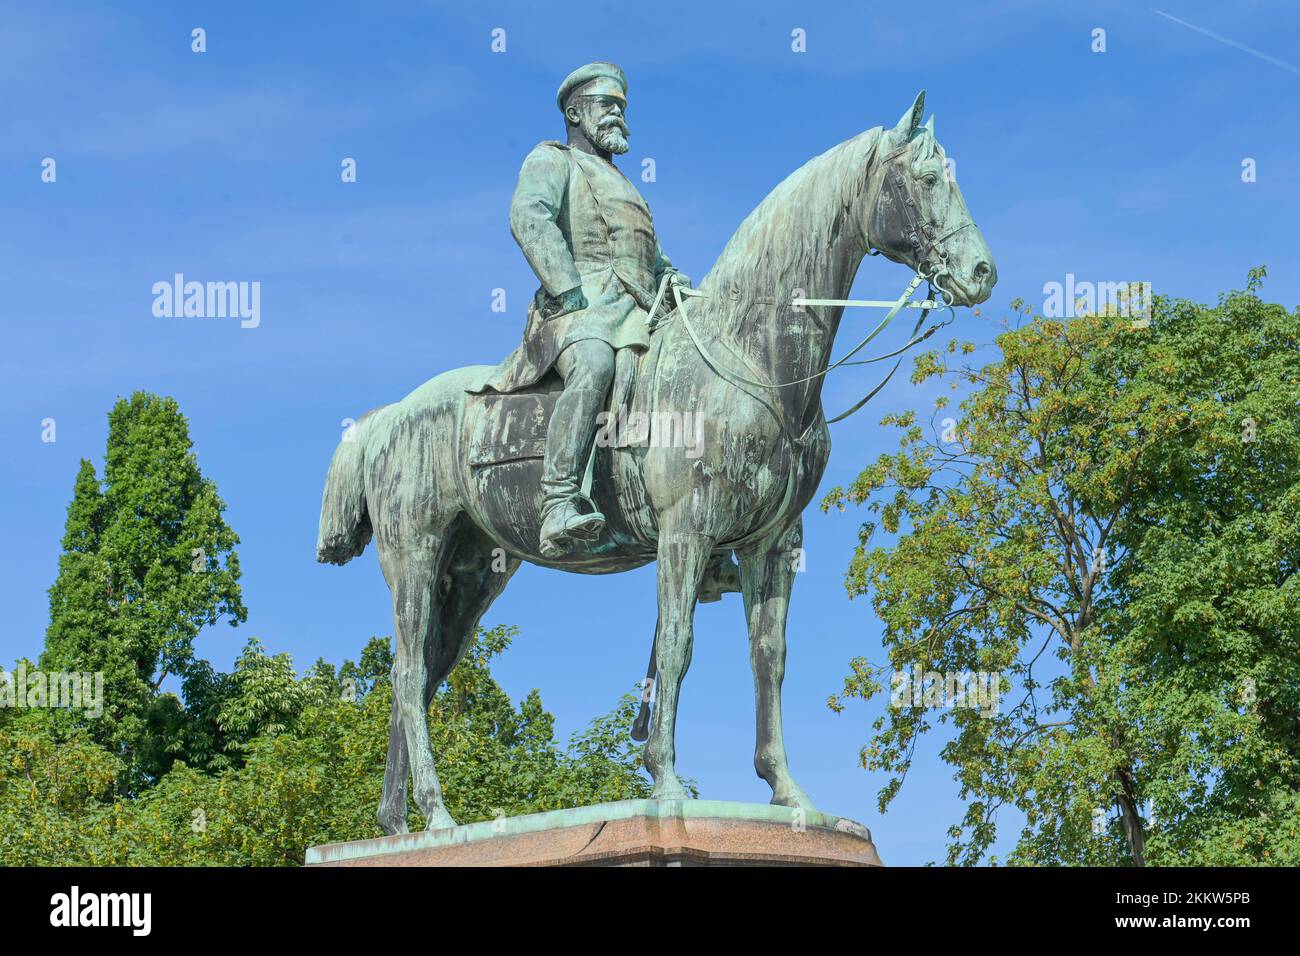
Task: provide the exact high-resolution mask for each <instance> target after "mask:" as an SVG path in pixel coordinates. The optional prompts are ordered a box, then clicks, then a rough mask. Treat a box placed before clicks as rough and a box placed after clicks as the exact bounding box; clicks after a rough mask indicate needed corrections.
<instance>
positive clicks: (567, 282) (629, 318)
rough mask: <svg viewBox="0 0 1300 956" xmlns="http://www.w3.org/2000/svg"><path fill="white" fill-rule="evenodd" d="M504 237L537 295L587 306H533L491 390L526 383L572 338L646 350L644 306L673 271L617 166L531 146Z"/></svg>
mask: <svg viewBox="0 0 1300 956" xmlns="http://www.w3.org/2000/svg"><path fill="white" fill-rule="evenodd" d="M510 231H511V232H512V233H513V234H514V237H515V241H516V242H518V243H519V248H520V249H522V250H523V253H524V256H525V257H526V258H527V259H528V264H529V265H531V266H532V267H533V271H534V272H535V273H536V274H537V277H538V278H539V279H540V280H541V283H542V290H541V291H544V292H545V293H546V294H548V295H551V296H558V295H559V294H560V293H562V292H567V291H568V290H570V289H572V288H575V287H576V286H579V285H580V286H582V292H583V294H584V295H585V296H586V298H587V308H585V309H582V310H581V311H577V312H570V313H568V314H565V315H561V316H557V317H555V318H550V319H547V318H544V317H543V316H542V315H541V313H540V312H539V311H538V310H537V308H536V300H534V303H533V304H532V305H530V306H529V309H528V324H527V326H526V328H525V329H524V340H523V342H522V343H521V344H520V346H519V347H518V348H517V349H515V351H514V352H513V353H511V355H510V356H509V357H508V358H507V359H506V360H505V361H504V362H502V363H501V366H500V367H499V368H498V370H497V372H496V374H495V375H494V376H493V377H492V378H490V379H489V387H491V388H493V389H495V390H497V391H501V392H511V391H515V390H516V389H520V388H525V387H527V386H529V385H532V384H533V383H534V382H536V381H537V380H538V379H540V378H541V377H542V376H543V375H545V374H546V373H547V371H548V370H549V369H550V368H551V366H552V365H553V364H554V362H555V359H556V358H557V357H558V356H559V354H560V352H561V351H562V350H563V349H564V347H565V346H567V345H569V344H570V343H572V342H576V341H579V340H580V339H601V340H603V341H605V342H608V343H609V344H610V345H611V346H613V347H614V348H615V349H621V348H637V349H644V348H646V347H647V346H648V345H649V329H648V319H649V310H650V306H651V305H652V303H653V301H654V297H655V292H656V290H657V289H658V287H659V281H660V279H661V278H662V276H663V275H664V274H665V273H668V272H675V271H676V269H674V268H673V265H672V263H671V262H669V260H668V257H667V256H665V255H664V254H663V250H662V249H660V248H659V241H658V239H657V238H656V237H655V230H654V220H653V219H652V218H651V216H650V209H649V207H648V206H646V203H645V200H644V199H642V198H641V194H640V193H639V192H637V189H636V187H635V186H633V185H632V183H631V182H629V181H628V179H627V177H625V176H624V175H623V174H622V173H621V172H620V171H619V169H618V167H616V166H615V165H614V164H613V163H611V162H607V161H606V160H604V159H601V158H600V157H599V156H593V155H591V154H590V153H586V152H583V151H582V150H579V149H572V148H570V147H569V146H567V145H565V144H563V143H557V142H551V141H548V142H544V143H541V144H539V145H538V146H537V147H535V148H534V149H533V151H532V152H531V153H529V154H528V157H527V158H526V159H525V160H524V165H523V168H522V169H520V171H519V183H518V185H517V186H516V187H515V194H514V198H513V199H512V200H511V202H510ZM539 297H540V296H539Z"/></svg>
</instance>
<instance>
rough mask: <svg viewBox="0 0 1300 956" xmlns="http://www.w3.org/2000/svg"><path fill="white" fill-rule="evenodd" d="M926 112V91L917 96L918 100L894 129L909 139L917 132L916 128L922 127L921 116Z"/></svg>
mask: <svg viewBox="0 0 1300 956" xmlns="http://www.w3.org/2000/svg"><path fill="white" fill-rule="evenodd" d="M924 112H925V90H922V91H921V92H920V93H917V94H916V100H915V101H914V102H913V103H912V105H911V107H909V108H908V110H907V112H906V113H904V114H903V115H902V117H901V118H900V119H899V120H898V125H897V126H895V127H894V129H895V130H897V131H898V132H899V133H902V134H903V138H904V139H907V138H909V137H911V135H912V134H913V133H915V132H916V128H917V127H918V126H920V125H921V114H922V113H924Z"/></svg>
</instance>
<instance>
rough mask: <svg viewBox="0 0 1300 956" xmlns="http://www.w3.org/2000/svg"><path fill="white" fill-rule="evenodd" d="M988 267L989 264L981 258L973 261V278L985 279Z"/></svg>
mask: <svg viewBox="0 0 1300 956" xmlns="http://www.w3.org/2000/svg"><path fill="white" fill-rule="evenodd" d="M989 269H990V267H989V264H988V263H987V262H985V261H984V260H983V259H981V260H980V261H979V262H977V263H975V278H976V279H979V280H981V281H983V280H984V279H987V278H988V276H989Z"/></svg>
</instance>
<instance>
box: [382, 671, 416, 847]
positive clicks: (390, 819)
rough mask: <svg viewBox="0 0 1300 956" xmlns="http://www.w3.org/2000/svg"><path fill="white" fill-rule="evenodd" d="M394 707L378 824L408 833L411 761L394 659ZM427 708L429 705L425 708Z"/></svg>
mask: <svg viewBox="0 0 1300 956" xmlns="http://www.w3.org/2000/svg"><path fill="white" fill-rule="evenodd" d="M391 687H392V693H393V710H392V713H391V714H390V715H389V718H388V760H387V762H386V763H385V764H384V794H383V796H382V797H380V798H379V826H380V827H381V828H382V829H383V831H384V832H385V833H387V834H390V835H391V834H394V833H405V832H406V831H407V829H408V827H407V825H406V777H407V775H408V774H409V773H410V772H411V761H410V759H409V758H408V756H407V753H406V731H405V730H404V729H403V727H402V709H401V707H400V706H399V704H398V700H397V662H396V660H394V662H393V673H392V680H391ZM426 710H427V708H426Z"/></svg>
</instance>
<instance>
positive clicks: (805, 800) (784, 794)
mask: <svg viewBox="0 0 1300 956" xmlns="http://www.w3.org/2000/svg"><path fill="white" fill-rule="evenodd" d="M772 805H773V806H776V807H789V808H790V809H791V810H804V811H806V812H810V813H816V812H817V808H816V807H815V806H814V805H813V802H812V798H811V797H809V796H808V794H806V793H804V792H803V790H802V789H801V788H800V787H790V788H788V789H786V790H782V791H780V792H779V793H778V792H775V791H774V792H773V793H772Z"/></svg>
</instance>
